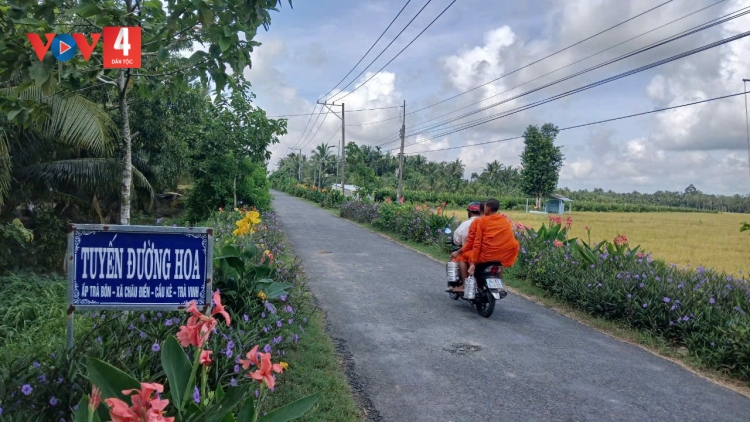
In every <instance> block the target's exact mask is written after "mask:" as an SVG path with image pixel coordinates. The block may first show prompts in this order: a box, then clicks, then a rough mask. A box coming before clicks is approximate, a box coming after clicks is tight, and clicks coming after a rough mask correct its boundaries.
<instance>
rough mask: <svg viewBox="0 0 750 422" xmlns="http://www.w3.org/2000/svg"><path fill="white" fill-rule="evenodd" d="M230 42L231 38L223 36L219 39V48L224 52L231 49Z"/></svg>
mask: <svg viewBox="0 0 750 422" xmlns="http://www.w3.org/2000/svg"><path fill="white" fill-rule="evenodd" d="M230 43H231V39H230V38H229V37H221V38H220V39H219V48H220V49H221V52H222V53H223V52H225V51H227V50H228V49H229V45H230Z"/></svg>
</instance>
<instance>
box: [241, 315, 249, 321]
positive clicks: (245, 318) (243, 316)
mask: <svg viewBox="0 0 750 422" xmlns="http://www.w3.org/2000/svg"><path fill="white" fill-rule="evenodd" d="M242 319H244V320H245V322H248V321H250V317H249V316H247V314H245V315H242Z"/></svg>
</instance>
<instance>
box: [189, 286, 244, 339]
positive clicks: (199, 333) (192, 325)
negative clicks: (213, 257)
mask: <svg viewBox="0 0 750 422" xmlns="http://www.w3.org/2000/svg"><path fill="white" fill-rule="evenodd" d="M213 299H214V308H213V309H212V310H211V316H210V317H209V316H206V315H203V314H202V313H201V312H200V311H198V307H197V306H196V304H195V301H194V300H192V301H190V302H189V303H188V306H187V309H185V311H186V312H188V313H190V314H192V315H191V316H190V318H188V320H187V324H186V325H183V326H182V327H180V331H179V332H178V333H177V340H179V341H180V344H181V345H182V347H187V346H188V345H189V344H192V345H193V346H195V347H203V343H205V342H206V340H208V337H209V336H210V335H211V331H213V329H214V328H216V325H217V324H218V322H217V321H216V319H215V318H214V317H213V316H214V315H216V314H221V315H222V316H223V317H224V320H225V321H226V323H227V325H229V324H230V323H231V322H232V321H231V319H230V318H229V314H228V313H227V311H226V310H225V309H224V305H222V304H221V297H220V296H219V292H218V291H217V292H214V297H213Z"/></svg>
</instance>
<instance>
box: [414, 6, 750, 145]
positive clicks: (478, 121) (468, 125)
mask: <svg viewBox="0 0 750 422" xmlns="http://www.w3.org/2000/svg"><path fill="white" fill-rule="evenodd" d="M748 13H750V10H748V11H745V12H742V13H740V14H738V15H736V16H732V17H730V18H726V19H723V20H720V21H718V22H714V23H711V24H706V25H702V27H701V28H699V29H694V30H692V31H688V32H686V33H683V34H678V35H675V36H672V37H669V38H668V39H666V40H663V41H661V42H659V43H657V44H655V45H651V46H647V47H644V48H642V49H639V50H636V51H634V52H632V53H629V54H626V55H624V56H620V57H619V58H616V59H613V60H610V61H607V62H605V63H602V64H599V65H597V66H594V67H592V68H589V69H586V70H583V71H580V72H578V73H576V74H573V75H570V76H568V77H565V78H562V79H558V80H557V81H554V82H550V83H548V84H546V85H542V86H541V87H538V88H535V89H533V90H530V91H527V92H525V93H522V94H519V95H516V96H514V97H511V98H509V99H506V100H503V101H500V102H497V103H495V104H492V105H490V106H487V107H484V108H482V109H479V110H477V111H474V112H470V113H467V114H465V115H463V116H459V117H456V118H453V119H449V120H447V121H445V122H443V123H439V124H436V125H433V126H432V129H434V128H436V127H439V126H442V125H445V124H446V123H450V122H453V121H456V120H460V119H463V118H465V117H468V116H469V115H472V114H476V113H479V112H481V111H484V110H487V109H489V108H492V107H495V106H497V105H500V104H503V103H506V102H509V101H512V100H514V99H517V98H519V97H522V96H524V95H528V94H530V93H532V92H535V91H539V90H541V89H543V88H546V87H549V86H551V85H554V84H557V83H560V82H562V81H565V80H568V79H571V78H573V77H575V76H578V75H580V74H583V73H586V72H589V71H591V70H594V69H597V68H599V67H603V66H605V65H607V64H611V63H614V62H615V61H619V60H622V59H624V58H627V57H630V56H633V55H635V54H638V53H642V52H644V51H646V50H650V49H652V48H655V47H658V46H661V45H664V44H666V43H668V42H672V41H675V40H677V39H679V38H682V37H685V36H687V35H691V34H693V33H696V32H698V31H702V30H705V29H708V28H710V27H712V26H715V25H718V24H720V23H723V22H726V21H728V20H731V19H735V18H738V17H740V16H743V15H745V14H748ZM749 33H750V32H745V33H742V34H739V35H736V36H734V37H730V38H726V39H724V40H720V41H717V42H714V43H711V44H708V45H705V46H703V47H699V48H696V49H693V50H689V51H687V52H685V53H681V54H678V55H675V56H672V57H670V58H668V59H663V60H660V61H657V62H654V63H651V64H649V65H646V66H642V67H640V68H637V69H633V70H630V71H628V72H624V73H621V74H619V75H616V76H614V77H610V78H606V79H604V80H600V81H598V82H594V83H592V84H589V85H586V86H583V87H580V88H576V89H574V90H571V91H568V92H566V93H563V94H558V95H556V96H553V97H550V98H548V99H546V100H541V101H537V102H534V103H531V104H529V105H525V106H521V107H519V108H516V109H513V110H509V111H507V112H503V113H499V114H495V115H492V116H488V117H484V118H480V119H476V120H473V121H470V122H466V123H464V124H463V127H461V128H459V129H457V130H453V131H449V132H446V133H441V134H438V135H434V136H433V137H432V138H430V139H434V138H436V137H440V136H446V135H449V134H452V133H455V132H458V131H461V130H465V129H469V128H472V127H475V126H478V125H481V124H484V123H488V122H490V121H493V120H497V119H499V118H501V117H506V116H508V115H511V114H515V113H518V112H520V111H523V110H527V109H529V108H532V107H536V106H538V105H542V104H546V103H547V102H550V101H554V100H556V99H559V98H562V97H565V96H568V95H572V94H575V93H577V92H580V91H584V90H587V89H590V88H593V87H596V86H598V85H601V84H605V83H608V82H611V81H613V80H616V79H620V78H623V77H626V76H630V75H631V74H634V73H638V72H641V71H644V70H648V69H650V68H652V67H656V66H660V65H662V64H664V63H667V62H669V61H673V60H677V59H680V58H683V57H687V56H690V55H692V54H695V53H698V52H701V51H704V50H707V49H711V48H714V47H716V46H719V45H722V44H725V43H728V42H732V41H735V40H737V39H740V38H743V37H745V36H747V35H748V34H749ZM429 131H430V128H427V129H425V130H423V131H422V132H417V133H411V134H409V135H408V136H415V135H417V134H420V133H425V132H429ZM427 140H429V139H427ZM427 140H423V141H420V142H418V143H421V142H426V141H427ZM410 145H414V143H412V144H410Z"/></svg>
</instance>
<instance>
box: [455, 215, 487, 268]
mask: <svg viewBox="0 0 750 422" xmlns="http://www.w3.org/2000/svg"><path fill="white" fill-rule="evenodd" d="M482 218H484V216H482V217H479V218H477V219H475V220H474V221H472V222H471V225H470V226H469V234H468V236H466V242H464V245H463V246H462V247H461V253H460V254H459V255H458V256H457V257H456V261H458V262H469V258H470V257H471V250H472V249H473V248H474V239H475V238H476V235H477V226H478V223H477V222H478V221H479V220H481V219H482Z"/></svg>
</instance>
